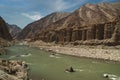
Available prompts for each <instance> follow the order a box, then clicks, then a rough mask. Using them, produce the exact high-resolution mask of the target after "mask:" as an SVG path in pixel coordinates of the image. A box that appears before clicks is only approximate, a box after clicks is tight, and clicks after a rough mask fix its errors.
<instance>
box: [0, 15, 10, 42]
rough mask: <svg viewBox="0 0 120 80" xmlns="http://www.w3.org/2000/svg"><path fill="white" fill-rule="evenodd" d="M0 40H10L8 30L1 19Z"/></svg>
mask: <svg viewBox="0 0 120 80" xmlns="http://www.w3.org/2000/svg"><path fill="white" fill-rule="evenodd" d="M0 38H3V39H6V40H12V37H11V35H10V33H9V30H8V26H7V25H6V22H5V21H4V20H3V18H2V17H0Z"/></svg>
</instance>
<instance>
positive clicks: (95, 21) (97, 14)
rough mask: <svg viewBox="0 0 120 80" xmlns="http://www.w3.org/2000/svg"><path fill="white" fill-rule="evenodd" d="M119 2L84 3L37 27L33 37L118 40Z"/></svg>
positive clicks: (67, 40) (69, 39)
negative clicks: (65, 14)
mask: <svg viewBox="0 0 120 80" xmlns="http://www.w3.org/2000/svg"><path fill="white" fill-rule="evenodd" d="M119 5H120V2H117V3H100V4H86V5H84V6H82V7H80V8H79V9H77V10H76V11H74V12H73V13H71V14H70V15H69V16H67V17H65V18H63V19H61V20H59V21H56V22H54V23H52V24H50V25H48V26H47V27H44V28H43V29H41V31H40V32H39V33H37V34H36V36H35V37H34V39H33V40H43V41H46V42H53V41H55V42H59V43H65V42H79V43H80V44H92V43H97V44H102V43H109V42H110V43H112V42H119V41H120V6H119Z"/></svg>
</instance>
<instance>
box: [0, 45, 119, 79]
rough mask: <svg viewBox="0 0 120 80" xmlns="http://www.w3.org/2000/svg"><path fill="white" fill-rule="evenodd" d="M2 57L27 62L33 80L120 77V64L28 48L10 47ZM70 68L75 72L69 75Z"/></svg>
mask: <svg viewBox="0 0 120 80" xmlns="http://www.w3.org/2000/svg"><path fill="white" fill-rule="evenodd" d="M0 57H1V58H6V59H12V60H14V59H15V60H16V59H17V60H24V61H26V62H27V63H28V64H29V66H30V77H31V78H32V80H109V79H108V78H104V77H103V74H112V75H116V76H117V78H119V77H120V63H118V62H112V61H103V60H95V59H88V58H80V57H74V56H67V55H62V54H56V55H51V53H50V52H46V51H42V50H40V49H38V48H30V47H27V46H20V45H15V46H11V47H8V48H7V55H2V56H0ZM70 66H72V67H73V68H74V70H75V72H73V73H68V72H66V71H65V69H66V68H69V67H70ZM111 80H112V79H111ZM113 80H120V79H113Z"/></svg>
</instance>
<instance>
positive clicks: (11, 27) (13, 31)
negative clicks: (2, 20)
mask: <svg viewBox="0 0 120 80" xmlns="http://www.w3.org/2000/svg"><path fill="white" fill-rule="evenodd" d="M7 26H8V28H9V32H10V34H11V36H12V37H13V38H14V39H15V38H16V37H17V35H18V34H19V33H20V32H21V30H22V29H21V28H20V27H18V26H17V25H14V24H12V25H11V24H7Z"/></svg>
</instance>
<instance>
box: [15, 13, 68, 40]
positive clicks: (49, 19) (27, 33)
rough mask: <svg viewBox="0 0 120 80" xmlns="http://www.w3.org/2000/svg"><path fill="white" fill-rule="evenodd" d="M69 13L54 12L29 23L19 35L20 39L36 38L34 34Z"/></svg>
mask: <svg viewBox="0 0 120 80" xmlns="http://www.w3.org/2000/svg"><path fill="white" fill-rule="evenodd" d="M68 15H69V13H65V12H64V13H62V12H55V13H52V14H50V15H48V16H46V17H44V18H42V19H40V20H38V21H35V22H33V23H30V24H28V25H27V26H26V27H25V28H24V29H23V30H22V32H21V33H20V34H19V35H18V36H17V38H18V39H27V38H34V35H35V34H36V33H38V32H40V31H41V29H42V28H43V27H45V26H48V25H50V24H52V23H54V22H56V21H58V20H60V19H62V18H64V17H66V16H68Z"/></svg>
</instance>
